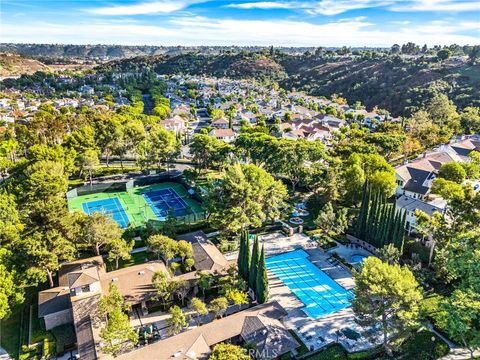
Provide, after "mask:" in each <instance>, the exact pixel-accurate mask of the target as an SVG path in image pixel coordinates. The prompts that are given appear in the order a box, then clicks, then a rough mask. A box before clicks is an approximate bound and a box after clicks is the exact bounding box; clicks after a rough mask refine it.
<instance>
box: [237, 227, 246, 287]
mask: <svg viewBox="0 0 480 360" xmlns="http://www.w3.org/2000/svg"><path fill="white" fill-rule="evenodd" d="M237 266H238V273H239V275H240V276H241V277H242V278H245V231H242V232H241V234H240V246H239V249H238V258H237Z"/></svg>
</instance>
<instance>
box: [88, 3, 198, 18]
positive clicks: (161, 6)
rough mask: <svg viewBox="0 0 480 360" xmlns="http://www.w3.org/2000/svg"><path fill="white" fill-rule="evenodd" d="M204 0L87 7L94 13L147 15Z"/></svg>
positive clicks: (172, 10)
mask: <svg viewBox="0 0 480 360" xmlns="http://www.w3.org/2000/svg"><path fill="white" fill-rule="evenodd" d="M200 2H203V1H201V0H198V1H195V0H163V1H150V2H143V3H138V4H132V5H113V6H106V7H100V8H89V9H85V10H86V11H87V12H89V13H91V14H94V15H105V16H122V15H146V14H162V13H163V14H168V13H173V12H175V11H178V10H182V9H184V8H186V7H187V6H189V5H191V4H194V3H200Z"/></svg>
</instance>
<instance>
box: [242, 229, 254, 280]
mask: <svg viewBox="0 0 480 360" xmlns="http://www.w3.org/2000/svg"><path fill="white" fill-rule="evenodd" d="M255 238H256V236H255ZM244 254H245V255H244V256H243V273H244V276H243V280H245V281H246V282H248V278H249V272H250V260H251V259H250V234H249V233H248V232H247V233H246V234H245V245H244Z"/></svg>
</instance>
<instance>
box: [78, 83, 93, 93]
mask: <svg viewBox="0 0 480 360" xmlns="http://www.w3.org/2000/svg"><path fill="white" fill-rule="evenodd" d="M78 91H80V92H81V93H82V94H87V95H93V94H95V89H94V88H93V87H91V86H89V85H83V86H80V88H79V89H78Z"/></svg>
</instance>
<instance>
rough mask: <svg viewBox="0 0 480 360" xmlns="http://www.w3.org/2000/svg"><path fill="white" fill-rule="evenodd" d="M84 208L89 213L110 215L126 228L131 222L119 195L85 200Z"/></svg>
mask: <svg viewBox="0 0 480 360" xmlns="http://www.w3.org/2000/svg"><path fill="white" fill-rule="evenodd" d="M82 208H83V211H84V212H85V213H86V214H88V215H91V214H93V213H94V212H100V213H104V214H107V215H110V216H112V218H113V220H115V221H116V222H117V223H118V224H119V225H120V227H122V228H126V227H127V226H128V224H129V221H128V216H127V213H126V212H125V210H124V209H123V206H122V204H120V200H118V198H117V197H114V198H109V199H102V200H95V201H89V202H84V203H83V204H82Z"/></svg>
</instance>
